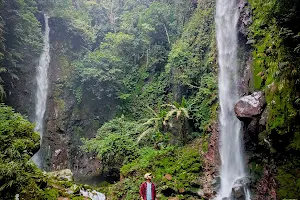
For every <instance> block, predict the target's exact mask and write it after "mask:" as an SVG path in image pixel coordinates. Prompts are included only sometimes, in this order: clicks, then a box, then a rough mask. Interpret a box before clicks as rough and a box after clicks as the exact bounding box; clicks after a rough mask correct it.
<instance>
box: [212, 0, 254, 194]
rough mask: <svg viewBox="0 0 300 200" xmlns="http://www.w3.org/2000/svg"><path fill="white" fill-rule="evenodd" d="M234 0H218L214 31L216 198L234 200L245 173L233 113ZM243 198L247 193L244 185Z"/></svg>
mask: <svg viewBox="0 0 300 200" xmlns="http://www.w3.org/2000/svg"><path fill="white" fill-rule="evenodd" d="M238 18H239V12H238V8H237V2H236V0H217V8H216V32H217V46H218V62H219V99H220V109H221V110H220V116H219V121H220V139H219V141H220V157H221V168H220V176H221V188H220V191H219V194H218V197H217V199H223V198H225V197H227V198H228V199H234V197H233V194H232V188H233V187H234V185H235V184H236V183H237V181H239V180H241V178H243V177H245V176H246V173H245V166H244V158H243V149H242V134H241V122H240V121H239V120H238V119H237V117H236V115H235V113H234V106H235V103H236V102H237V101H238V99H239V95H238V88H237V84H238V62H237V22H238ZM243 190H244V197H245V199H250V197H249V192H248V191H247V190H246V189H245V188H243Z"/></svg>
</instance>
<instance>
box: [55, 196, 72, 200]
mask: <svg viewBox="0 0 300 200" xmlns="http://www.w3.org/2000/svg"><path fill="white" fill-rule="evenodd" d="M57 200H70V198H68V197H58V198H57Z"/></svg>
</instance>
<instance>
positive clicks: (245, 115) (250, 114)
mask: <svg viewBox="0 0 300 200" xmlns="http://www.w3.org/2000/svg"><path fill="white" fill-rule="evenodd" d="M265 104H266V100H265V97H264V94H263V92H254V93H253V94H251V95H247V96H244V97H242V98H241V99H240V100H239V101H238V102H237V103H236V104H235V107H234V111H235V114H236V116H237V117H238V118H239V119H240V120H243V119H253V118H255V117H257V116H258V115H260V114H261V113H262V111H263V109H264V106H265Z"/></svg>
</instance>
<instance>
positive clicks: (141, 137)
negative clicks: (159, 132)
mask: <svg viewBox="0 0 300 200" xmlns="http://www.w3.org/2000/svg"><path fill="white" fill-rule="evenodd" d="M152 130H153V129H152V128H148V129H147V130H146V131H144V132H143V133H141V135H140V136H139V137H138V138H137V143H139V142H140V141H141V139H143V138H144V137H145V136H146V135H148V134H149V133H150V132H151V131H152Z"/></svg>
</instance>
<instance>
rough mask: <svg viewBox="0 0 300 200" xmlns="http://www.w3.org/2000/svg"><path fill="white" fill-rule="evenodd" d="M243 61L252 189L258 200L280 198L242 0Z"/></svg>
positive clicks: (242, 109)
mask: <svg viewBox="0 0 300 200" xmlns="http://www.w3.org/2000/svg"><path fill="white" fill-rule="evenodd" d="M239 10H240V20H239V27H238V30H239V59H240V75H241V76H240V77H241V78H240V85H239V90H240V95H241V96H242V97H241V99H240V100H239V101H238V102H237V104H236V107H235V112H236V114H237V117H238V118H239V119H240V120H241V121H243V132H244V144H245V151H246V152H245V154H246V162H247V165H248V167H247V168H248V169H249V176H250V177H251V184H250V189H251V193H252V198H253V199H256V200H263V199H270V200H271V199H276V196H277V195H276V181H275V174H276V173H275V172H276V169H275V166H274V162H273V158H272V157H271V156H270V154H269V153H268V150H267V149H268V148H269V147H270V143H269V141H267V140H263V141H264V144H261V138H259V137H260V136H259V133H261V132H263V131H264V130H265V129H266V121H267V116H268V107H267V105H266V101H265V96H264V92H263V91H255V90H254V86H253V76H254V74H253V64H252V51H253V49H252V46H251V45H252V43H253V42H254V41H252V40H250V39H248V38H249V33H250V31H249V27H250V25H251V23H252V11H251V6H250V5H249V2H248V1H247V0H240V1H239Z"/></svg>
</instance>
